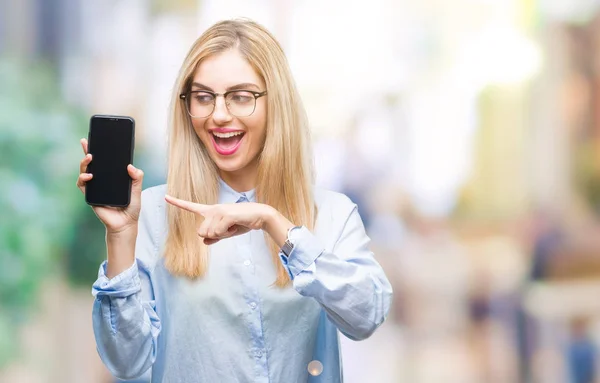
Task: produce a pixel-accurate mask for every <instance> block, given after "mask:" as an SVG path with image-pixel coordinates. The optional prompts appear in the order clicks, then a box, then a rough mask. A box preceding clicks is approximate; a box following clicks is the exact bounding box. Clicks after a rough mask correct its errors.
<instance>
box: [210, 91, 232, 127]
mask: <svg viewBox="0 0 600 383" xmlns="http://www.w3.org/2000/svg"><path fill="white" fill-rule="evenodd" d="M212 118H213V120H214V121H215V123H216V124H218V125H221V124H225V123H228V122H230V121H231V119H232V118H233V116H232V115H231V114H230V113H229V109H227V104H226V103H225V98H224V97H217V98H216V99H215V110H214V111H213V114H212Z"/></svg>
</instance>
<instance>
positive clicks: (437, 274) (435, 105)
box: [0, 0, 600, 383]
mask: <svg viewBox="0 0 600 383" xmlns="http://www.w3.org/2000/svg"><path fill="white" fill-rule="evenodd" d="M242 16H243V17H249V18H252V19H254V20H256V21H258V22H260V23H262V24H263V25H265V26H266V27H267V28H268V29H269V30H271V31H272V32H273V33H274V35H275V36H276V37H277V38H278V39H279V41H280V43H281V44H282V46H283V48H284V50H285V52H286V54H287V56H288V59H289V62H290V65H291V68H292V71H293V74H294V76H295V79H296V82H297V85H298V87H299V89H300V92H301V95H302V97H303V101H304V104H305V106H306V109H307V112H308V116H309V120H310V122H311V127H312V134H313V142H314V151H315V164H316V169H317V180H316V182H317V186H318V187H323V188H328V189H331V190H336V191H340V192H343V193H345V194H347V195H348V196H349V197H350V198H351V199H352V200H353V201H354V202H355V203H357V205H358V208H359V212H360V213H361V216H362V218H363V220H364V223H365V226H366V230H367V233H368V234H369V236H370V237H371V239H372V243H371V246H372V250H373V251H374V252H375V255H376V258H377V260H378V261H379V262H380V263H381V264H382V266H383V268H384V270H385V271H386V274H387V276H388V277H389V279H390V281H391V282H392V284H393V287H394V302H393V306H392V310H391V312H390V314H389V317H388V319H387V321H386V322H385V324H384V325H383V326H382V327H381V328H380V329H379V330H378V331H377V332H376V333H375V334H374V335H373V336H372V337H371V338H369V339H367V340H365V341H361V342H353V341H351V340H349V339H346V338H343V337H342V338H343V339H342V351H343V364H344V379H345V380H344V381H345V382H346V383H396V382H398V383H402V382H409V383H600V372H599V367H600V366H599V364H598V363H599V361H600V359H599V357H600V354H599V346H600V0H568V1H559V0H503V1H491V0H454V1H451V2H450V1H444V0H421V1H409V0H371V1H363V0H346V1H343V0H328V1H322V2H316V1H309V0H295V1H292V0H255V1H242V0H226V1H223V0H176V1H166V0H148V1H145V0H103V1H84V0H5V1H0V186H1V187H0V190H1V191H0V382H2V383H4V382H7V383H55V382H56V383H58V382H60V383H80V382H86V383H113V382H116V380H115V379H114V378H113V377H111V376H110V374H109V373H108V371H106V369H105V368H104V366H103V365H102V363H101V361H100V359H99V357H98V354H97V352H96V348H95V342H94V337H93V333H92V325H91V308H92V302H93V297H92V295H91V293H90V290H91V285H92V283H93V282H94V280H95V279H96V275H97V270H98V265H99V264H100V263H101V262H102V260H103V259H104V258H105V249H104V231H103V227H102V225H101V224H100V223H99V222H98V221H97V219H96V217H95V216H94V214H93V212H92V210H91V209H89V207H88V206H87V205H86V204H85V202H84V199H83V197H82V196H81V194H80V193H79V191H78V190H77V189H76V187H75V181H76V177H77V174H78V169H77V166H76V164H77V162H78V161H79V159H80V157H81V153H80V152H81V149H80V147H79V139H80V138H82V137H85V136H87V130H88V123H89V117H90V116H91V115H93V114H112V115H127V116H132V117H133V118H134V119H135V121H136V149H135V155H136V159H135V164H136V166H137V167H139V168H141V169H143V170H144V171H145V174H146V177H145V181H144V182H145V185H144V187H145V188H146V187H150V186H154V185H157V184H161V183H164V182H165V177H166V175H165V171H166V143H167V110H168V106H169V102H170V96H171V90H172V87H173V84H174V82H175V78H176V75H177V71H178V70H179V66H180V65H181V62H182V60H183V58H184V57H185V54H186V53H187V50H188V48H189V47H190V45H191V44H192V43H193V42H194V41H195V39H196V38H197V37H198V36H199V35H200V34H201V33H202V31H204V30H205V29H206V28H207V27H208V26H210V25H211V24H213V23H214V22H216V21H218V20H222V19H225V18H232V17H242ZM148 381H149V380H147V377H143V378H141V380H139V382H138V383H142V382H145V383H147V382H148Z"/></svg>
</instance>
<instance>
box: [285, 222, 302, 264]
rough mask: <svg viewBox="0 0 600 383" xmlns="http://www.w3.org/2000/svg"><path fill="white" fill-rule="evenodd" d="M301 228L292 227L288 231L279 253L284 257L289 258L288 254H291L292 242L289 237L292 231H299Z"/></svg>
mask: <svg viewBox="0 0 600 383" xmlns="http://www.w3.org/2000/svg"><path fill="white" fill-rule="evenodd" d="M301 228H302V226H294V227H291V228H290V229H289V230H288V232H287V239H286V240H285V242H284V243H283V246H282V247H281V252H282V253H283V254H284V255H285V256H286V257H289V256H290V254H292V250H294V240H293V239H292V237H291V235H292V231H294V230H296V229H301Z"/></svg>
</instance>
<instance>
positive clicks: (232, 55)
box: [194, 49, 264, 91]
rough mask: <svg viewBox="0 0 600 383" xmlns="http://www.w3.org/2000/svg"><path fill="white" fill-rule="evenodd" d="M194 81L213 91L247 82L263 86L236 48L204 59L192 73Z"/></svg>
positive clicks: (259, 78) (262, 82)
mask: <svg viewBox="0 0 600 383" xmlns="http://www.w3.org/2000/svg"><path fill="white" fill-rule="evenodd" d="M194 82H198V83H201V84H204V85H206V86H208V87H210V88H212V89H214V90H215V91H224V90H225V89H226V88H227V87H230V86H234V85H237V84H242V83H248V82H249V83H254V84H256V85H258V86H260V87H264V81H262V79H261V77H260V76H259V75H258V74H257V73H256V72H255V71H254V68H252V66H251V65H250V64H249V63H248V61H246V59H245V58H244V57H243V56H242V55H241V54H240V52H239V51H238V50H237V49H230V50H227V51H225V52H222V53H218V54H216V55H213V56H209V57H207V58H206V59H204V60H203V61H202V63H200V66H199V67H198V69H197V70H196V73H195V74H194Z"/></svg>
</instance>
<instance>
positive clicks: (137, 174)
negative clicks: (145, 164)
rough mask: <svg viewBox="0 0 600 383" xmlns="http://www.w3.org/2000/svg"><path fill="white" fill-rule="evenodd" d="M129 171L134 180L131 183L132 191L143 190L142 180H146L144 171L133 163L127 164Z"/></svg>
mask: <svg viewBox="0 0 600 383" xmlns="http://www.w3.org/2000/svg"><path fill="white" fill-rule="evenodd" d="M127 172H128V173H129V176H130V177H131V179H132V180H133V182H132V184H131V188H132V191H135V192H137V193H141V192H142V181H143V180H144V172H143V171H142V170H141V169H138V168H136V167H135V166H133V165H129V166H127Z"/></svg>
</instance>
